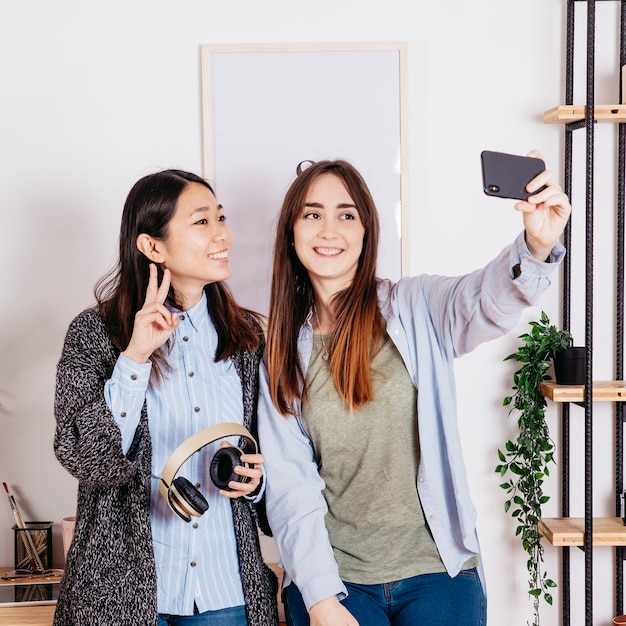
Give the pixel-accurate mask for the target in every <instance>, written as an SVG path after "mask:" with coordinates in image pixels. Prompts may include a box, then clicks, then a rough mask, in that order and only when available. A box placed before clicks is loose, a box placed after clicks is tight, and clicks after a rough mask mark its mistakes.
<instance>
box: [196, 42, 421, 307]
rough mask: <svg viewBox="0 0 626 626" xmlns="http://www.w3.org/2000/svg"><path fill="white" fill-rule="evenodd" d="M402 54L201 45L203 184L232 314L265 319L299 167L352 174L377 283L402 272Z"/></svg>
mask: <svg viewBox="0 0 626 626" xmlns="http://www.w3.org/2000/svg"><path fill="white" fill-rule="evenodd" d="M406 57H407V49H406V44H405V43H396V42H392V43H384V42H375V43H345V44H344V43H342V44H293V45H292V44H281V45H273V44H264V45H234V44H231V45H203V46H202V92H203V135H204V136H203V140H204V144H203V146H204V176H205V177H206V178H207V180H209V182H211V183H212V184H213V185H214V186H215V190H216V195H217V198H218V201H219V202H220V203H221V204H222V205H223V206H224V209H225V213H226V215H227V216H228V222H229V226H230V228H231V230H232V232H233V237H234V243H233V249H232V253H231V262H230V265H231V268H232V272H233V274H232V277H231V279H230V280H229V281H228V282H229V285H230V286H231V288H232V289H233V291H234V293H235V296H236V298H237V300H238V301H239V303H240V304H242V305H243V306H246V307H249V308H252V309H255V310H256V311H259V312H261V313H263V314H267V309H268V305H269V289H270V282H271V263H272V251H273V245H274V229H275V221H276V218H277V215H278V212H279V210H280V206H281V203H282V199H283V197H284V195H285V192H286V191H287V188H288V187H289V185H290V184H291V182H292V181H293V179H294V178H295V176H296V166H297V165H298V163H300V162H301V161H303V160H307V159H309V160H312V161H319V160H322V159H345V160H347V161H350V162H351V163H352V164H353V165H354V166H355V167H356V168H357V169H358V170H359V171H360V172H361V174H362V175H363V177H364V178H365V181H366V182H367V184H368V186H369V188H370V191H371V192H372V195H373V197H374V200H375V202H376V205H377V207H378V211H379V214H380V221H381V243H380V250H379V265H378V270H377V271H378V275H379V276H380V277H382V278H390V279H392V280H397V279H398V278H400V277H401V276H402V275H405V274H406V273H408V257H409V255H408V232H409V229H408V211H409V207H408V177H407V171H408V158H407V151H408V140H407V138H406V137H407V129H406V119H407V112H406V108H407V106H406V98H407V91H408V89H407V86H406V79H405V77H406V74H407V71H406V62H407V61H406Z"/></svg>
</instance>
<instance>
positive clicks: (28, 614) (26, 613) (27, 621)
mask: <svg viewBox="0 0 626 626" xmlns="http://www.w3.org/2000/svg"><path fill="white" fill-rule="evenodd" d="M12 569H13V568H12V567H0V576H2V575H3V574H4V573H5V572H8V571H11V570H12ZM40 581H41V582H50V581H49V580H48V579H46V578H41V579H40ZM10 584H11V581H10V580H0V585H10ZM55 584H57V583H55ZM55 608H56V603H55V602H53V601H50V602H49V603H48V602H42V603H41V604H39V603H38V604H35V605H33V604H30V605H25V606H19V605H16V604H8V605H3V604H0V626H51V624H52V618H53V617H54V609H55Z"/></svg>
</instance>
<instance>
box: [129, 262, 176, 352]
mask: <svg viewBox="0 0 626 626" xmlns="http://www.w3.org/2000/svg"><path fill="white" fill-rule="evenodd" d="M157 281H158V279H157V268H156V265H155V264H154V263H150V279H149V281H148V289H147V290H146V300H145V302H144V303H143V307H141V309H140V310H139V311H137V314H136V315H135V323H134V325H133V334H132V336H131V338H130V341H129V343H128V346H127V347H126V350H124V352H123V353H122V354H124V356H125V357H127V358H129V359H130V360H131V361H135V363H146V362H147V361H148V359H149V358H150V355H151V354H152V353H153V352H154V351H155V350H156V349H158V348H160V347H161V346H162V345H163V344H164V343H165V342H166V341H167V340H168V339H169V338H170V337H171V335H172V333H173V332H174V329H175V328H176V327H177V326H178V323H179V320H178V315H177V314H176V313H172V312H170V311H169V310H168V309H167V307H166V306H165V305H164V304H163V303H164V302H165V299H166V298H167V294H168V292H169V289H170V271H169V270H164V272H163V281H162V282H161V285H160V286H159V284H158V282H157Z"/></svg>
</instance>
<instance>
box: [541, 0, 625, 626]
mask: <svg viewBox="0 0 626 626" xmlns="http://www.w3.org/2000/svg"><path fill="white" fill-rule="evenodd" d="M598 2H613V3H614V2H619V5H620V6H619V12H620V24H619V29H620V30H619V39H620V43H619V62H620V68H622V67H624V65H626V0H566V50H565V94H564V96H565V105H564V106H559V107H556V108H555V109H552V110H550V111H547V112H546V113H545V115H544V119H545V121H546V122H560V123H562V124H564V190H565V192H566V193H567V194H568V196H569V197H572V195H571V194H572V163H573V160H574V146H573V144H574V134H575V133H577V132H578V133H584V134H585V259H586V263H585V267H586V270H585V352H586V359H587V361H586V374H585V385H584V391H581V394H582V395H581V397H580V398H578V400H579V401H581V400H582V402H576V403H577V404H580V405H581V406H582V407H584V436H585V437H584V439H585V454H584V468H585V494H584V509H585V516H584V519H580V520H578V523H579V528H580V530H581V531H582V532H581V533H580V537H579V539H576V540H575V541H574V540H572V539H571V536H570V537H569V538H565V537H564V535H563V536H561V537H560V538H559V531H558V530H554V532H552V531H550V532H547V533H544V535H545V536H548V535H549V539H550V541H552V543H553V544H554V545H559V546H561V547H562V561H561V585H560V586H561V600H562V623H563V626H569V625H570V623H571V593H570V577H571V572H570V549H571V547H570V546H578V547H579V548H581V549H582V550H584V555H585V616H584V617H585V621H584V623H585V625H586V626H592V623H593V541H594V539H595V540H596V541H598V537H599V532H600V531H599V530H598V529H599V528H600V527H601V529H602V540H601V543H603V545H610V546H613V547H614V550H615V614H616V615H622V614H623V613H624V590H623V585H624V574H623V568H624V556H625V546H626V536H625V532H626V530H625V529H624V528H623V524H621V519H616V518H620V517H621V512H620V494H622V493H623V490H624V465H623V446H624V401H625V400H626V397H624V396H626V393H624V392H625V387H624V384H623V377H624V372H623V363H624V186H625V154H626V151H625V146H626V123H625V122H626V105H622V104H620V105H599V106H598V105H596V102H595V51H596V4H597V3H598ZM585 9H586V17H587V26H586V79H585V80H586V83H585V86H586V102H585V105H584V106H576V105H574V102H573V96H574V73H575V72H574V48H575V46H574V43H575V41H574V40H575V22H576V13H577V12H578V11H579V10H585ZM621 82H622V81H621V72H620V80H619V90H617V93H616V96H617V102H621V100H622V99H621V93H622V84H621ZM598 122H609V123H613V124H615V125H616V129H617V154H616V155H615V159H616V164H617V166H616V167H617V188H616V204H615V207H616V216H615V224H616V238H615V242H614V245H615V257H616V262H615V302H616V307H615V368H614V374H615V377H614V381H610V382H606V383H598V382H595V383H594V381H593V379H592V372H593V356H594V350H593V341H594V335H593V312H594V309H593V306H594V297H593V296H594V263H593V260H594V157H595V145H594V130H595V124H596V123H598ZM571 239H572V237H571V224H570V225H568V227H567V228H566V230H565V234H564V243H565V245H566V247H567V248H568V249H570V246H571ZM574 253H575V252H574ZM570 257H571V255H567V256H566V259H565V261H564V266H563V293H562V304H563V312H562V327H563V328H565V329H569V328H570V323H571V305H572V303H571V258H570ZM600 387H602V388H603V391H606V389H609V390H610V391H609V393H607V394H600V393H599V392H598V389H599V388H600ZM596 392H598V393H596ZM557 395H558V394H557ZM551 399H553V400H554V399H555V397H554V396H552V397H551ZM598 400H604V401H612V402H614V406H615V422H614V428H615V514H616V518H613V519H612V520H611V519H606V518H595V519H594V516H593V427H594V422H593V405H594V403H595V402H597V401H598ZM557 401H559V400H557ZM570 402H571V400H570V399H568V400H562V404H561V407H560V421H561V424H560V426H561V433H560V436H561V440H560V470H561V516H562V518H567V519H568V520H572V518H570V480H569V477H570V430H571V428H580V422H579V421H578V420H572V419H570V406H571V404H570ZM574 410H577V409H574ZM553 521H556V520H553ZM542 522H544V523H545V526H544V527H545V528H549V527H550V523H551V520H542ZM611 524H612V527H610V528H609V530H608V531H607V530H606V529H607V525H608V526H611ZM620 524H621V525H622V528H620ZM575 525H576V524H575V523H574V521H573V520H572V524H571V525H570V529H571V528H573V527H574V526H575ZM594 531H595V534H594ZM611 533H613V534H611Z"/></svg>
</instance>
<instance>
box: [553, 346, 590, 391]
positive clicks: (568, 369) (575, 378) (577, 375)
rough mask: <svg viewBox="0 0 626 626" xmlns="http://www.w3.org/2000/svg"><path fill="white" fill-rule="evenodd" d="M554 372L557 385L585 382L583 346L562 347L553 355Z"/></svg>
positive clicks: (582, 383) (581, 383)
mask: <svg viewBox="0 0 626 626" xmlns="http://www.w3.org/2000/svg"><path fill="white" fill-rule="evenodd" d="M554 374H555V376H556V382H557V383H558V384H559V385H584V384H585V347H584V346H582V347H578V346H571V347H569V348H563V350H559V351H558V352H557V353H556V354H555V355H554Z"/></svg>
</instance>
